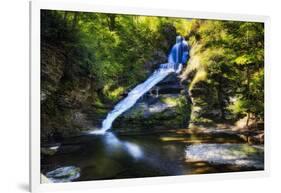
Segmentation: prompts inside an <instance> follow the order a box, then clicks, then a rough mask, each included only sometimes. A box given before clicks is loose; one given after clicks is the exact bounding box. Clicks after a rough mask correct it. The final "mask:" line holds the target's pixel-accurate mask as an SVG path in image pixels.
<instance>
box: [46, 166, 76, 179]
mask: <svg viewBox="0 0 281 193" xmlns="http://www.w3.org/2000/svg"><path fill="white" fill-rule="evenodd" d="M46 176H47V178H48V179H50V180H51V181H52V182H71V181H73V180H75V179H77V178H79V177H80V168H78V167H75V166H65V167H60V168H57V169H55V170H53V171H50V172H47V173H46Z"/></svg>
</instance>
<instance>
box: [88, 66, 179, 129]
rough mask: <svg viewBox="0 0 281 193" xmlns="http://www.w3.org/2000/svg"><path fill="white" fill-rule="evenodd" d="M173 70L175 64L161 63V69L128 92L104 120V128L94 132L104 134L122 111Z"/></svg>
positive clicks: (132, 104)
mask: <svg viewBox="0 0 281 193" xmlns="http://www.w3.org/2000/svg"><path fill="white" fill-rule="evenodd" d="M172 72H175V68H174V65H173V64H169V63H165V64H161V65H160V67H159V69H157V70H155V71H154V72H153V73H152V75H151V76H150V77H149V78H148V79H147V80H146V81H144V82H143V83H141V84H139V85H137V86H136V87H135V88H134V89H133V90H131V91H130V92H129V93H128V96H127V97H125V98H124V99H123V100H121V101H120V102H119V103H118V104H117V105H116V106H115V107H114V109H113V110H112V111H111V112H109V113H108V114H107V117H106V119H105V120H103V122H102V129H101V130H97V131H92V133H96V134H103V133H105V132H106V131H107V130H108V129H110V128H111V125H112V123H113V121H114V120H115V119H116V118H117V117H118V116H119V115H121V114H122V113H124V112H125V111H127V110H128V109H130V108H131V107H132V106H134V104H135V103H136V102H137V100H138V99H139V98H140V97H142V96H143V95H144V94H145V93H147V92H148V91H149V90H150V89H151V88H152V87H153V86H154V85H156V84H157V83H159V82H160V81H161V80H163V79H164V78H165V77H167V76H168V75H169V74H171V73H172Z"/></svg>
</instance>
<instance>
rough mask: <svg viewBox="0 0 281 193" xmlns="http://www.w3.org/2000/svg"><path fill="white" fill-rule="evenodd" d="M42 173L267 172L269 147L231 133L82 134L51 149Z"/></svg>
mask: <svg viewBox="0 0 281 193" xmlns="http://www.w3.org/2000/svg"><path fill="white" fill-rule="evenodd" d="M48 148H49V149H50V150H53V151H54V152H55V153H53V154H52V155H42V156H41V173H43V174H44V175H45V176H47V177H48V178H49V180H51V182H69V181H88V180H105V179H121V178H138V177H156V176H175V175H187V174H205V173H218V172H235V171H253V170H263V164H264V151H263V145H256V146H255V145H248V144H245V142H244V141H243V140H242V139H241V138H239V137H238V136H236V135H233V134H227V133H213V134H210V133H207V134H206V133H205V134H192V135H191V134H187V133H185V132H180V131H167V132H161V133H153V134H146V135H117V134H114V133H112V132H108V133H106V134H105V135H82V136H79V137H74V138H68V139H65V140H63V141H62V142H60V144H59V145H57V144H56V145H55V148H54V147H52V146H49V147H48Z"/></svg>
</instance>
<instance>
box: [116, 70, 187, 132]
mask: <svg viewBox="0 0 281 193" xmlns="http://www.w3.org/2000/svg"><path fill="white" fill-rule="evenodd" d="M190 106H191V104H190V99H189V96H188V92H187V87H185V86H183V85H181V83H180V79H179V78H178V77H177V75H176V74H171V75H169V76H168V77H167V78H165V79H164V80H163V81H161V82H160V83H158V84H157V85H155V86H154V87H153V88H152V89H151V90H150V91H149V92H148V93H147V94H146V95H144V96H143V97H142V98H141V99H140V100H139V101H138V102H137V103H136V104H135V105H134V106H133V107H132V108H131V109H130V110H128V111H127V112H125V113H124V114H123V115H121V116H120V117H118V118H117V119H116V120H115V122H114V123H113V129H114V130H115V131H116V132H127V131H129V132H131V133H132V132H154V131H159V130H169V129H178V128H186V127H187V126H188V122H189V117H190Z"/></svg>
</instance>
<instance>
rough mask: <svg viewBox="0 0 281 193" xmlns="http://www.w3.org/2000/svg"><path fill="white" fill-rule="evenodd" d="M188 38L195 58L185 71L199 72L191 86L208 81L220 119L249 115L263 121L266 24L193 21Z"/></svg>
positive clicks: (189, 72) (186, 72) (187, 72)
mask: <svg viewBox="0 0 281 193" xmlns="http://www.w3.org/2000/svg"><path fill="white" fill-rule="evenodd" d="M188 39H189V42H190V43H191V44H192V46H193V50H192V55H193V58H192V59H191V61H190V64H189V66H188V67H187V69H186V71H185V73H184V74H185V76H187V75H188V74H191V72H194V71H196V74H195V76H194V77H192V78H193V79H192V82H191V87H190V89H191V90H192V89H193V88H194V87H196V84H197V86H198V85H200V84H202V82H204V83H206V84H207V86H208V88H209V89H210V90H211V91H212V93H210V95H213V96H209V97H214V98H215V99H214V103H213V104H212V105H213V106H212V108H218V109H220V111H221V112H220V119H221V120H225V119H231V118H235V117H236V118H239V117H243V116H245V115H246V114H247V115H248V117H249V118H250V117H251V118H255V119H257V120H261V121H262V120H263V112H264V109H263V108H264V107H263V104H264V101H263V100H264V83H263V80H264V68H263V67H264V26H263V23H253V22H238V21H212V20H193V21H192V24H191V29H190V33H189V34H188ZM206 105H209V106H210V103H209V104H206ZM233 116H235V117H233Z"/></svg>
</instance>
